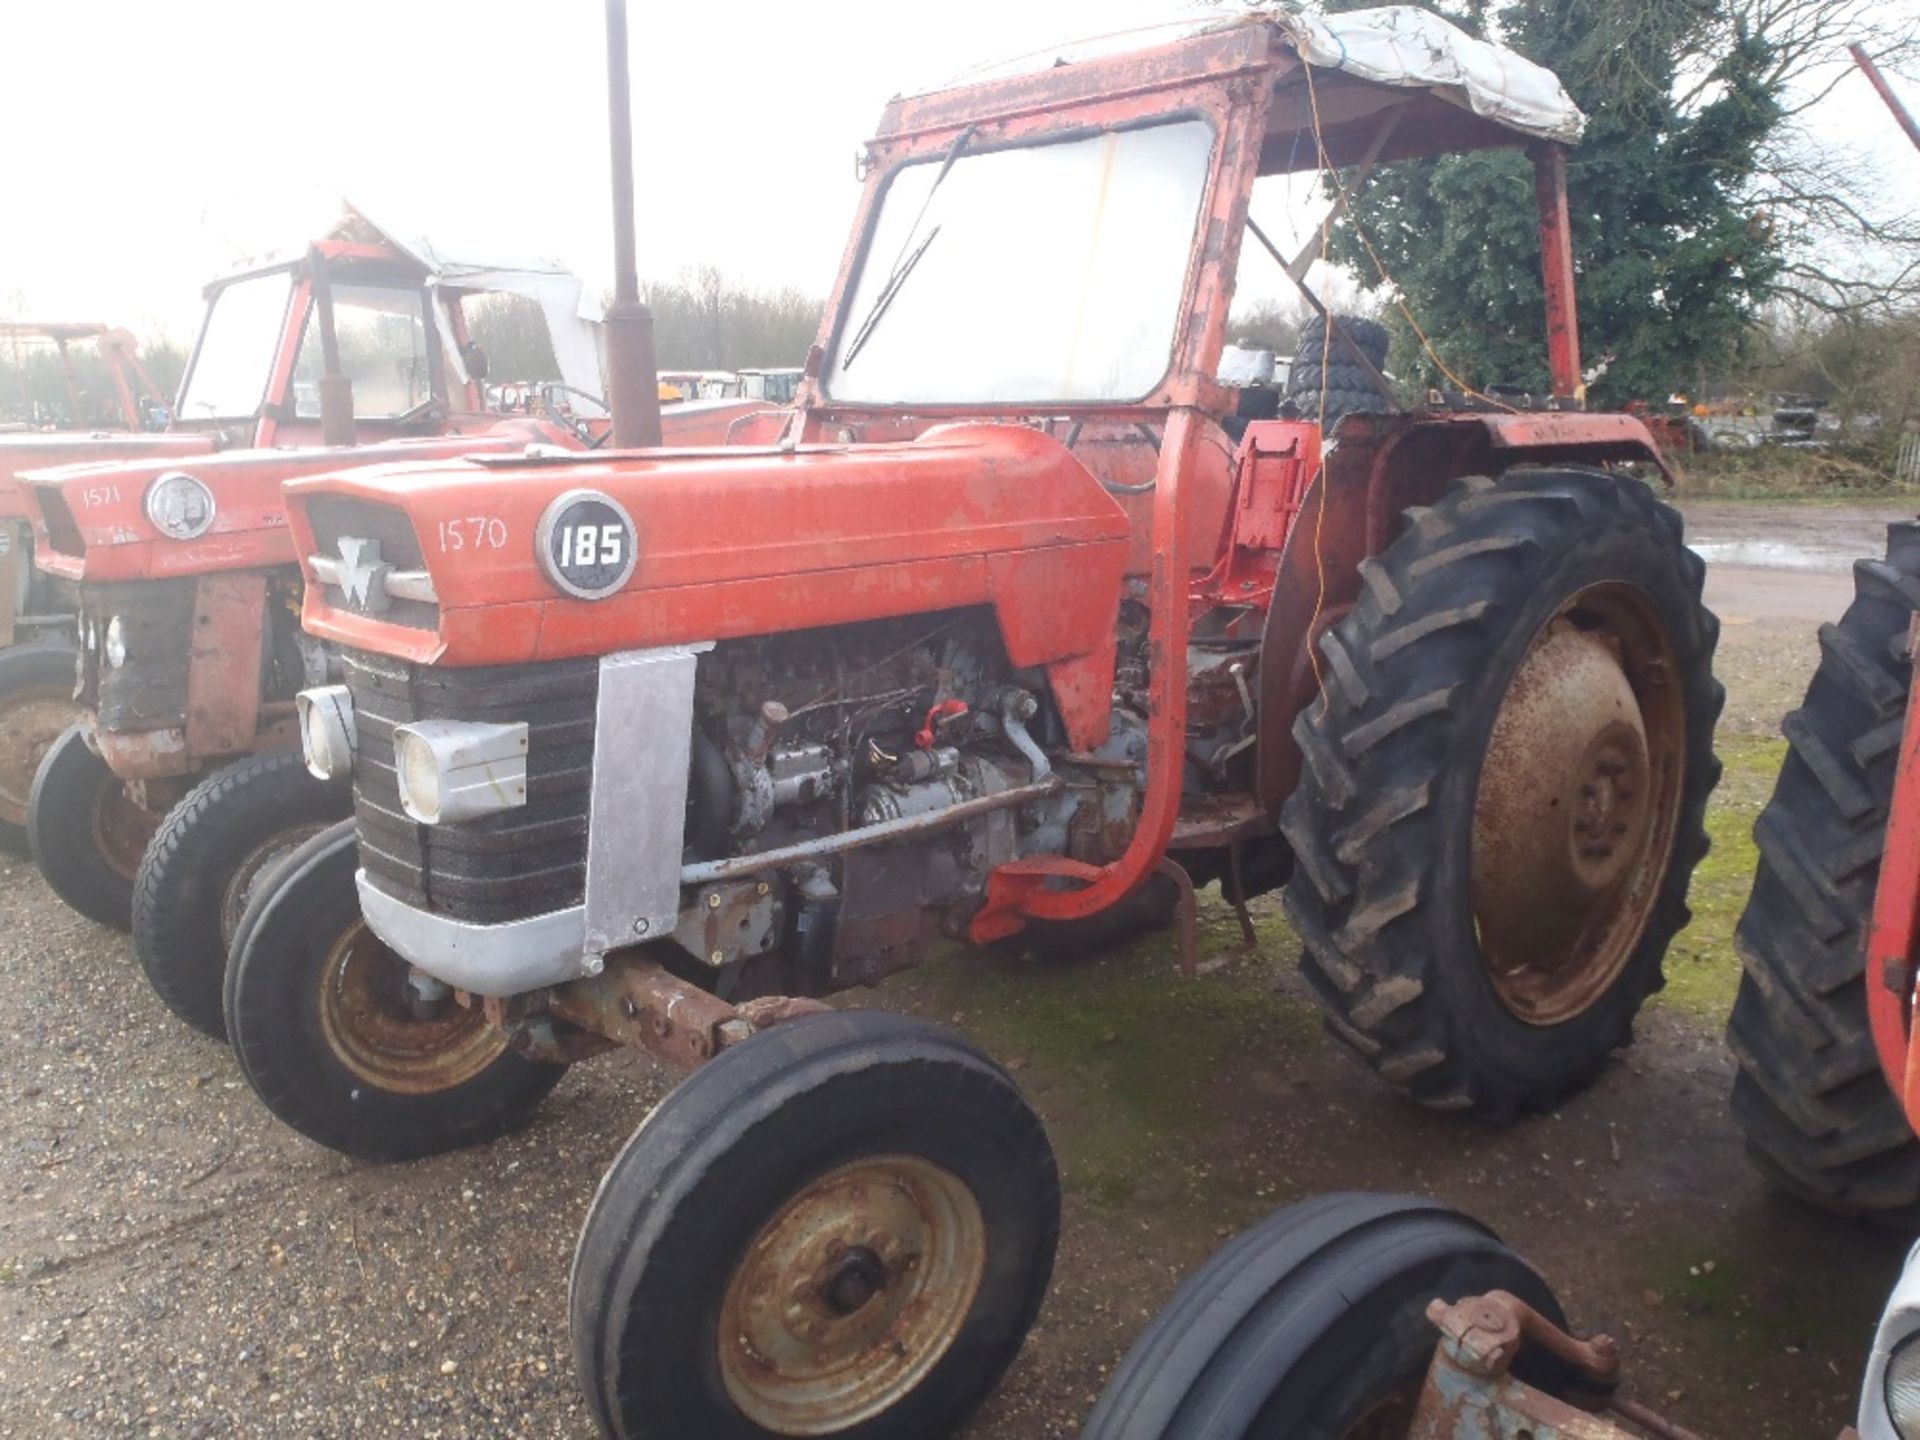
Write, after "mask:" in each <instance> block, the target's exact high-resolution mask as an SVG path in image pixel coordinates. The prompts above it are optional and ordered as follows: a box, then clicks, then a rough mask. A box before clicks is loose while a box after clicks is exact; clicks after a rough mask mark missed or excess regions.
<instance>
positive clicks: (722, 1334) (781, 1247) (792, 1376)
mask: <svg viewBox="0 0 1920 1440" xmlns="http://www.w3.org/2000/svg"><path fill="white" fill-rule="evenodd" d="M1059 1219H1060V1189H1059V1177H1058V1174H1057V1172H1056V1170H1055V1167H1054V1160H1053V1151H1052V1149H1051V1147H1050V1146H1049V1145H1048V1143H1047V1137H1046V1133H1045V1131H1044V1130H1043V1129H1042V1128H1041V1125H1040V1121H1039V1118H1038V1117H1037V1116H1036V1115H1035V1114H1034V1113H1033V1111H1032V1110H1031V1109H1030V1108H1029V1107H1028V1105H1027V1104H1026V1102H1025V1100H1024V1099H1023V1098H1022V1096H1021V1094H1020V1092H1019V1090H1018V1088H1017V1087H1016V1086H1015V1085H1014V1084H1013V1082H1012V1081H1011V1080H1010V1079H1009V1078H1008V1077H1007V1075H1006V1074H1005V1073H1004V1072H1003V1071H1002V1070H1001V1069H1000V1068H999V1067H998V1066H996V1065H995V1064H993V1063H992V1062H991V1061H990V1060H988V1059H986V1058H985V1057H984V1056H982V1055H981V1054H979V1053H978V1052H977V1051H975V1050H974V1049H973V1048H972V1047H970V1046H969V1045H967V1044H966V1042H964V1041H963V1040H961V1039H959V1038H958V1037H957V1036H954V1035H952V1034H949V1033H948V1032H946V1031H943V1030H940V1029H938V1028H936V1027H934V1026H930V1025H927V1024H924V1023H923V1022H920V1021H917V1020H910V1019H906V1018H903V1017H899V1016H892V1015H883V1014H877V1013H870V1012H850V1013H844V1014H833V1015H819V1016H812V1017H808V1018H806V1019H802V1020H797V1021H794V1022H792V1023H790V1024H786V1025H782V1026H780V1027H778V1028H777V1029H774V1030H772V1031H769V1032H768V1033H766V1034H763V1035H759V1036H755V1037H754V1038H753V1039H751V1040H749V1041H747V1042H746V1043H745V1044H743V1045H741V1046H739V1047H737V1048H735V1049H732V1050H728V1051H725V1052H723V1053H722V1054H721V1055H720V1056H719V1057H718V1058H717V1059H715V1060H713V1061H712V1062H710V1063H709V1064H708V1065H706V1066H705V1067H704V1068H702V1069H701V1070H699V1071H697V1072H695V1074H694V1075H693V1076H692V1077H691V1078H690V1079H689V1080H688V1081H687V1082H686V1083H685V1084H684V1085H682V1086H681V1087H680V1088H679V1089H678V1090H676V1091H674V1092H673V1093H672V1094H671V1095H669V1096H668V1097H667V1098H666V1099H665V1100H664V1101H663V1102H661V1104H660V1106H659V1108H658V1109H656V1110H655V1111H654V1112H653V1114H652V1115H651V1116H649V1117H648V1119H647V1121H646V1122H645V1123H644V1124H643V1125H642V1126H641V1127H640V1129H639V1130H637V1131H636V1132H635V1133H634V1135H633V1138H632V1139H631V1140H629V1141H628V1142H627V1146H626V1148H625V1149H624V1150H622V1151H621V1153H620V1156H619V1158H618V1159H616V1160H615V1161H614V1163H613V1167H612V1168H611V1169H610V1170H609V1171H608V1172H607V1175H606V1178H605V1179H604V1180H602V1181H601V1184H600V1190H599V1193H598V1194H596V1195H595V1197H594V1201H593V1206H592V1208H591V1209H590V1210H589V1211H588V1214H587V1220H586V1224H585V1226H584V1227H583V1228H582V1230H581V1232H580V1243H579V1247H578V1249H577V1250H576V1252H575V1255H574V1262H573V1275H572V1280H571V1284H570V1286H569V1310H570V1313H571V1317H572V1330H573V1349H574V1357H575V1360H576V1363H577V1364H578V1365H579V1368H580V1374H581V1377H582V1382H583V1384H584V1385H585V1387H586V1390H587V1397H588V1403H589V1405H590V1406H591V1408H592V1410H593V1413H594V1416H595V1418H596V1419H597V1420H598V1422H599V1424H600V1427H601V1430H602V1432H603V1433H604V1434H606V1435H608V1436H614V1437H619V1440H641V1437H646V1440H708V1437H714V1440H722V1437H724V1440H763V1437H769V1436H797V1435H833V1436H845V1437H856V1440H923V1437H927V1436H935V1435H945V1434H947V1433H948V1432H949V1431H951V1430H952V1429H953V1428H954V1427H955V1426H956V1425H958V1424H959V1422H960V1421H961V1420H962V1419H963V1418H964V1417H965V1416H966V1415H967V1414H968V1413H969V1412H970V1411H971V1410H972V1409H973V1408H974V1407H975V1406H976V1405H977V1404H978V1403H979V1402H980V1400H981V1399H982V1398H983V1397H984V1396H985V1395H986V1394H987V1392H988V1391H989V1390H990V1389H991V1388H992V1387H993V1385H994V1384H995V1383H996V1382H997V1381H998V1379H999V1378H1000V1375H1001V1374H1002V1372H1003V1371H1004V1370H1005V1369H1006V1367H1007V1365H1008V1364H1009V1363H1010V1362H1011V1361H1012V1359H1013V1357H1014V1356H1015V1354H1017V1353H1018V1352H1019V1349H1020V1345H1021V1342H1022V1340H1023V1339H1024V1338H1025V1336H1026V1333H1027V1330H1028V1328H1029V1327H1030V1326H1031V1325H1032V1323H1033V1319H1034V1316H1035V1314H1036V1313H1037V1312H1038V1310H1039V1308H1040V1301H1041V1298H1042V1297H1043V1296H1044V1295H1045V1293H1046V1288H1047V1281H1048V1278H1049V1277H1050V1275H1051V1273H1052V1268H1053V1253H1054V1246H1055V1242H1056V1240H1057V1239H1058V1236H1059Z"/></svg>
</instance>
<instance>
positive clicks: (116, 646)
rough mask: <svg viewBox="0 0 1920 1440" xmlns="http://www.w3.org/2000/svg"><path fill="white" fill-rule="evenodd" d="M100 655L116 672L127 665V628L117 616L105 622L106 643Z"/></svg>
mask: <svg viewBox="0 0 1920 1440" xmlns="http://www.w3.org/2000/svg"><path fill="white" fill-rule="evenodd" d="M101 653H102V654H103V655H105V656H106V657H107V664H108V665H110V666H112V667H113V668H114V669H115V670H118V669H119V668H120V667H121V666H122V665H124V664H126V663H127V627H126V626H125V625H123V624H122V623H121V621H120V617H119V616H118V615H116V616H114V617H113V618H112V619H111V620H109V621H108V622H107V638H106V643H105V644H104V645H103V646H102V647H101Z"/></svg>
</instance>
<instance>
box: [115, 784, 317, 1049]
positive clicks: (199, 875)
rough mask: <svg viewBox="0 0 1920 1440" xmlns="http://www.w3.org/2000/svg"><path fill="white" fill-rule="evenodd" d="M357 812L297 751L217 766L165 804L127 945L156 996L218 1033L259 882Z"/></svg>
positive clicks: (143, 868)
mask: <svg viewBox="0 0 1920 1440" xmlns="http://www.w3.org/2000/svg"><path fill="white" fill-rule="evenodd" d="M352 812H353V793H352V791H351V789H350V788H349V787H348V786H346V785H345V784H342V783H330V782H328V781H324V780H316V779H315V778H314V777H313V776H312V775H310V774H308V773H307V769H306V766H305V764H304V763H303V762H302V761H301V758H300V755H299V753H298V752H297V751H276V752H275V753H273V754H271V755H254V756H250V757H248V758H247V759H245V760H241V761H238V762H236V763H234V764H232V765H229V766H227V767H226V768H225V769H222V770H219V771H216V772H215V773H214V774H212V775H209V776H208V777H207V778H206V779H204V780H202V781H201V782H200V783H199V784H198V785H196V786H194V788H193V789H192V790H190V791H188V792H187V795H186V798H185V799H183V800H181V802H180V803H179V804H178V805H176V806H174V807H173V809H172V810H171V811H169V812H168V814H167V818H166V820H165V821H163V822H162V823H161V826H160V829H159V830H158V831H157V832H156V833H155V835H154V837H153V840H152V842H151V843H150V844H149V845H148V846H147V853H146V858H145V859H143V860H142V861H141V862H140V871H139V874H138V875H137V876H135V878H134V886H133V948H134V953H135V954H137V955H138V956H139V957H140V965H141V968H142V969H144V970H145V971H146V974H147V979H148V981H149V982H151V984H152V985H153V988H154V990H155V991H156V992H157V993H158V994H159V996H160V998H161V999H162V1000H164V1001H166V1002H167V1005H168V1007H169V1008H170V1009H171V1010H172V1011H173V1013H174V1014H176V1015H178V1016H179V1017H180V1018H181V1019H182V1020H184V1021H186V1022H187V1023H188V1024H189V1025H191V1026H193V1028H194V1029H196V1030H199V1031H201V1032H202V1033H203V1034H206V1035H210V1036H212V1037H213V1038H214V1039H216V1040H224V1039H225V1038H226V1034H227V1025H226V1017H225V1015H224V1013H223V1004H224V1002H223V999H222V994H223V991H224V989H225V985H226V974H227V953H228V949H229V947H230V946H231V945H232V943H233V936H234V931H235V930H236V929H237V928H238V926H239V923H240V917H241V915H243V914H244V913H245V912H246V908H247V902H248V901H249V900H250V899H251V898H252V897H253V894H254V892H255V891H256V890H258V889H259V887H260V885H261V882H262V881H263V880H265V878H266V877H267V876H268V875H269V874H271V873H272V871H273V870H274V868H275V867H276V866H278V865H279V863H280V862H281V861H283V860H285V859H286V858H287V857H288V856H289V855H291V854H292V853H293V852H294V851H295V850H297V849H298V848H299V847H300V846H301V845H302V844H304V843H305V842H306V841H308V840H310V839H312V838H313V836H315V835H317V834H318V833H319V832H320V831H322V830H324V829H326V827H327V826H329V825H332V824H334V823H335V822H337V821H339V820H342V819H345V818H346V817H347V816H349V815H351V814H352Z"/></svg>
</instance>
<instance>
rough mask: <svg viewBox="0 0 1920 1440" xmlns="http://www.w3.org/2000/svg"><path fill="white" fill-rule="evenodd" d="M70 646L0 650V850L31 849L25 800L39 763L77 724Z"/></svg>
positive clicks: (72, 659) (38, 646) (71, 650)
mask: <svg viewBox="0 0 1920 1440" xmlns="http://www.w3.org/2000/svg"><path fill="white" fill-rule="evenodd" d="M75 658H76V657H75V653H74V650H73V648H72V647H71V646H68V645H54V644H31V645H14V646H10V647H8V648H6V649H3V650H0V850H11V851H12V852H13V853H14V854H16V855H25V854H26V853H27V798H28V796H29V794H30V793H31V792H32V790H33V777H34V774H35V772H36V771H38V770H39V768H40V761H41V759H42V758H43V757H44V756H45V755H46V753H47V751H48V750H49V749H50V748H51V747H52V745H53V742H54V741H56V740H58V739H59V738H60V733H61V732H62V731H63V730H65V729H66V728H67V727H68V726H69V725H71V724H73V718H74V712H75V710H76V708H77V707H76V706H75V704H74V699H73V671H74V661H75Z"/></svg>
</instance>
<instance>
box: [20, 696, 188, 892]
mask: <svg viewBox="0 0 1920 1440" xmlns="http://www.w3.org/2000/svg"><path fill="white" fill-rule="evenodd" d="M159 824H160V817H159V816H158V815H155V814H153V813H152V812H151V811H149V810H146V809H144V808H142V807H141V806H140V805H139V804H138V803H136V802H135V800H134V799H133V797H132V796H131V795H130V794H128V792H127V786H126V784H125V782H124V781H122V780H121V779H120V778H119V777H118V776H116V775H115V774H114V773H113V772H112V771H111V770H109V769H108V768H107V762H106V761H104V760H102V759H101V758H100V757H99V756H98V755H96V754H94V753H93V751H92V750H91V749H89V748H88V747H87V741H86V737H85V736H84V735H83V734H82V733H81V731H80V727H79V726H78V725H73V726H70V727H68V729H67V730H66V731H64V732H63V733H62V734H61V736H60V738H59V739H57V740H55V741H54V742H53V744H52V745H51V746H49V747H48V749H47V753H46V754H45V755H44V756H42V757H41V760H40V768H39V769H38V770H36V771H35V772H34V776H33V788H32V790H31V791H30V792H29V793H28V798H27V842H28V845H29V847H30V848H31V849H32V851H33V863H34V864H35V865H37V866H39V867H40V873H41V875H42V876H44V877H45V879H46V882H47V884H48V885H50V886H52V887H53V893H54V894H56V895H58V896H59V897H60V898H61V899H62V900H64V901H66V902H67V904H69V905H71V906H72V907H73V908H74V909H75V910H78V911H79V912H80V913H81V914H82V915H84V916H86V917H87V918H88V919H89V920H95V921H98V922H99V923H100V924H102V925H111V926H112V927H113V928H114V929H116V930H128V929H131V928H132V927H133V877H134V872H135V871H137V870H138V869H139V868H140V857H141V856H142V855H144V854H145V853H146V849H147V841H148V840H150V839H152V838H153V832H154V830H155V829H156V828H157V827H158V826H159Z"/></svg>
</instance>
